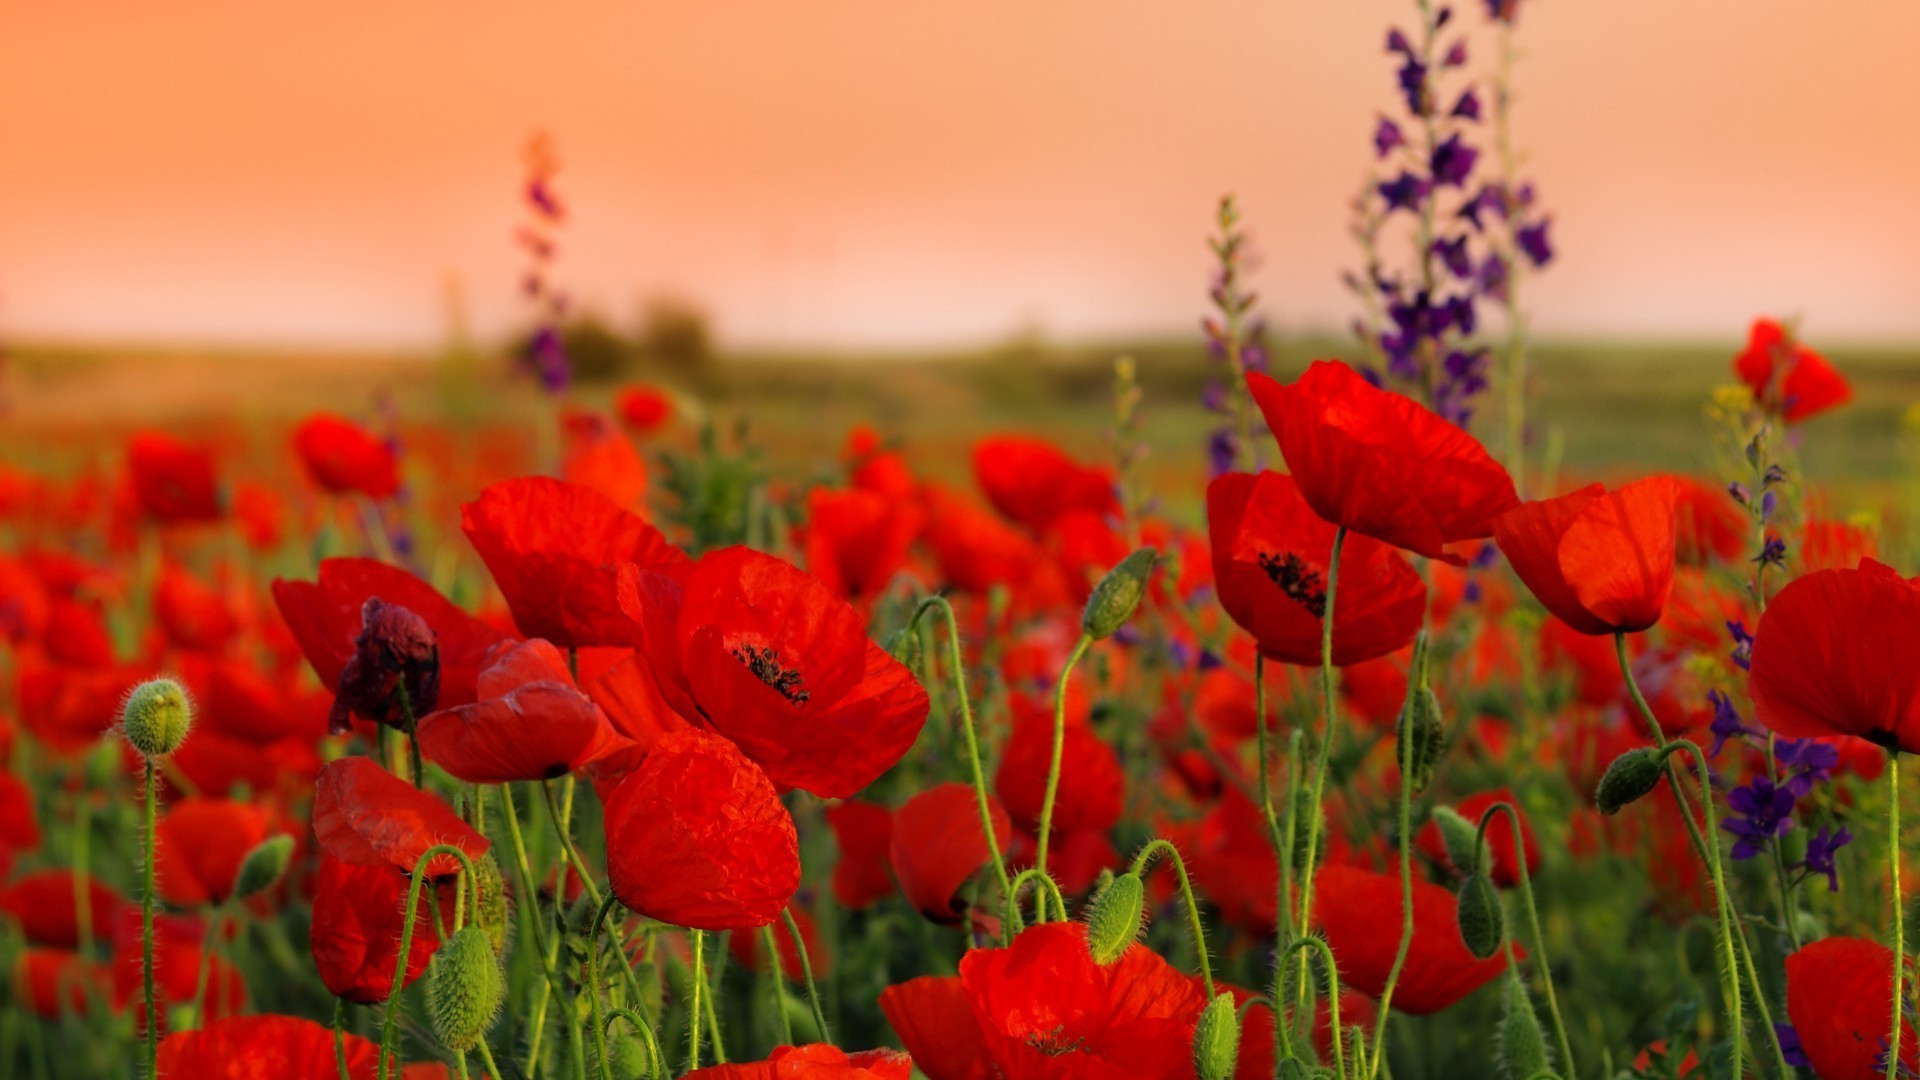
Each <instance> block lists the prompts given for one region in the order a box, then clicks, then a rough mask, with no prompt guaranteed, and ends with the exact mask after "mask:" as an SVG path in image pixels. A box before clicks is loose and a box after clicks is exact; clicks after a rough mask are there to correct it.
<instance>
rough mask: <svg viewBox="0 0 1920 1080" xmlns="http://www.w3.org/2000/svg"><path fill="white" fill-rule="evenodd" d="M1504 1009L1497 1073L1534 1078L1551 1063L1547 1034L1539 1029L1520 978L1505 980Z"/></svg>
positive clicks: (1511, 1079) (1512, 1077) (1518, 1078)
mask: <svg viewBox="0 0 1920 1080" xmlns="http://www.w3.org/2000/svg"><path fill="white" fill-rule="evenodd" d="M1506 1004H1507V1008H1506V1013H1505V1015H1503V1016H1501V1018H1500V1033H1499V1044H1500V1046H1499V1052H1498V1053H1497V1054H1496V1055H1495V1058H1496V1060H1497V1061H1498V1062H1499V1064H1500V1075H1501V1076H1504V1077H1506V1078H1507V1080H1533V1078H1534V1077H1536V1076H1539V1075H1540V1074H1541V1073H1544V1072H1549V1071H1550V1070H1551V1069H1552V1068H1553V1066H1552V1064H1551V1062H1550V1061H1549V1060H1548V1058H1547V1037H1546V1034H1545V1033H1544V1032H1542V1031H1541V1030H1540V1018H1539V1017H1538V1016H1535V1015H1534V1014H1533V1002H1531V1001H1528V1000H1527V988H1526V987H1525V986H1523V985H1521V983H1520V980H1519V979H1508V980H1507V1001H1506Z"/></svg>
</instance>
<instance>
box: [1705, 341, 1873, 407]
mask: <svg viewBox="0 0 1920 1080" xmlns="http://www.w3.org/2000/svg"><path fill="white" fill-rule="evenodd" d="M1733 371H1734V374H1736V375H1738V376H1740V381H1741V382H1743V383H1746V384H1747V387H1748V388H1749V389H1751V390H1752V391H1753V396H1754V399H1755V400H1756V401H1758V402H1760V403H1761V404H1762V405H1763V406H1765V407H1766V408H1768V409H1769V410H1772V411H1775V412H1778V413H1779V414H1780V418H1781V419H1782V420H1785V421H1786V422H1787V423H1789V424H1794V423H1798V422H1800V421H1802V420H1805V419H1807V418H1808V417H1810V416H1816V415H1818V414H1820V413H1823V412H1826V411H1827V410H1828V409H1831V408H1834V407H1836V406H1839V405H1845V404H1846V403H1847V402H1848V401H1849V400H1851V399H1852V398H1853V388H1852V387H1851V386H1848V385H1847V380H1846V377H1845V376H1843V375H1841V374H1840V372H1839V371H1837V370H1835V369H1834V366H1833V364H1832V362H1830V361H1829V360H1828V359H1827V358H1826V357H1824V356H1822V355H1820V354H1819V353H1817V352H1814V351H1813V350H1812V349H1810V348H1808V347H1806V346H1805V345H1802V344H1801V343H1800V342H1798V341H1796V340H1794V339H1793V338H1792V337H1791V336H1790V335H1789V334H1788V333H1787V329H1786V327H1784V326H1782V325H1780V323H1779V322H1778V321H1777V320H1774V319H1755V320H1753V327H1752V328H1751V329H1750V330H1748V331H1747V347H1746V348H1745V349H1743V350H1742V351H1741V353H1740V355H1738V356H1736V357H1734V358H1733Z"/></svg>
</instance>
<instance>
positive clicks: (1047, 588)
mask: <svg viewBox="0 0 1920 1080" xmlns="http://www.w3.org/2000/svg"><path fill="white" fill-rule="evenodd" d="M927 506H928V517H927V526H926V529H925V536H926V538H927V542H928V543H929V544H930V545H932V547H933V555H934V559H935V561H936V562H937V563H938V564H939V568H940V577H941V580H942V581H943V582H945V583H946V584H947V585H948V586H949V587H951V588H953V589H954V590H957V591H959V592H963V593H970V594H974V595H985V594H986V593H988V592H989V591H991V590H992V589H993V588H994V587H995V586H997V585H1004V586H1006V587H1007V588H1009V589H1011V590H1012V591H1013V599H1014V602H1015V606H1016V608H1018V609H1019V610H1022V611H1043V610H1047V609H1048V608H1050V607H1052V606H1053V605H1055V604H1064V603H1066V602H1067V593H1066V583H1065V582H1064V581H1062V580H1060V578H1059V575H1058V573H1057V571H1056V568H1055V566H1054V564H1053V562H1052V561H1051V560H1049V559H1048V558H1047V557H1046V552H1045V551H1044V550H1043V549H1042V548H1041V547H1040V545H1039V543H1038V542H1037V541H1035V540H1034V539H1033V538H1032V537H1031V536H1028V535H1027V534H1025V533H1023V532H1021V531H1020V530H1019V529H1016V528H1014V527H1013V526H1011V525H1008V524H1007V523H1006V522H1005V521H1002V520H1000V518H998V517H996V516H994V515H993V514H990V513H988V512H987V511H985V510H983V509H981V508H980V507H978V506H976V505H974V504H973V503H970V502H968V501H966V500H964V499H962V498H960V497H958V496H956V495H953V494H950V493H946V492H934V493H931V494H930V495H929V497H928V499H927Z"/></svg>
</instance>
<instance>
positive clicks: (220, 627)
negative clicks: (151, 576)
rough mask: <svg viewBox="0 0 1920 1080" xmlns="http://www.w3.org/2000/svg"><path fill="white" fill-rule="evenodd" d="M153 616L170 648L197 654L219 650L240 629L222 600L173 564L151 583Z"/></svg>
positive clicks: (198, 580) (169, 564)
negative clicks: (171, 646)
mask: <svg viewBox="0 0 1920 1080" xmlns="http://www.w3.org/2000/svg"><path fill="white" fill-rule="evenodd" d="M153 617H154V621H156V622H157V623H159V625H160V629H161V630H162V631H164V632H165V633H166V635H167V640H168V641H169V642H171V643H172V644H173V645H174V647H176V648H180V649H188V650H193V651H197V652H218V651H220V650H221V649H222V648H224V647H225V646H226V644H227V642H228V641H230V640H232V638H233V635H234V634H236V633H238V632H239V629H240V624H239V621H238V620H236V619H235V618H234V615H233V612H232V610H231V609H229V608H228V607H227V601H226V599H225V598H224V597H222V596H221V595H220V594H219V593H218V592H216V591H214V590H213V589H211V588H209V587H208V586H207V585H205V584H204V583H202V582H201V581H200V579H198V578H196V577H194V576H193V575H192V574H190V573H188V572H187V571H185V570H183V569H181V568H180V567H179V566H178V565H175V564H173V563H168V564H166V566H164V567H163V568H162V569H161V571H160V578H159V580H158V581H156V582H155V583H154V586H153Z"/></svg>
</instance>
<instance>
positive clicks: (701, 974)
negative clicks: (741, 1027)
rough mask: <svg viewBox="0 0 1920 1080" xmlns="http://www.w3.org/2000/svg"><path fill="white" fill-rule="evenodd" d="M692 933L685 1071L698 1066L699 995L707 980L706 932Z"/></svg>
mask: <svg viewBox="0 0 1920 1080" xmlns="http://www.w3.org/2000/svg"><path fill="white" fill-rule="evenodd" d="M692 934H693V1001H692V1002H691V1004H692V1006H693V1007H692V1008H690V1009H688V1010H687V1011H688V1013H690V1014H691V1020H690V1021H689V1022H688V1024H687V1071H688V1072H693V1071H694V1070H695V1069H698V1068H699V1067H700V996H701V990H702V989H704V988H705V986H706V982H707V955H706V944H707V943H706V933H705V932H704V931H701V930H694V931H692Z"/></svg>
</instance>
